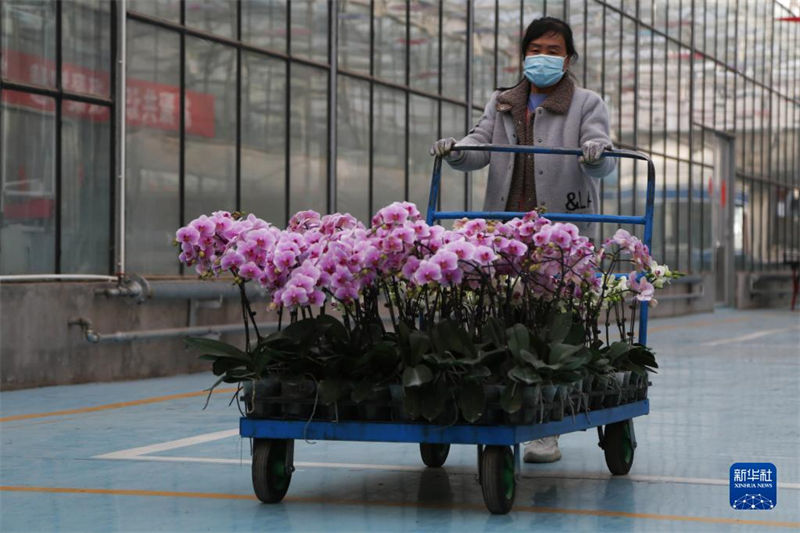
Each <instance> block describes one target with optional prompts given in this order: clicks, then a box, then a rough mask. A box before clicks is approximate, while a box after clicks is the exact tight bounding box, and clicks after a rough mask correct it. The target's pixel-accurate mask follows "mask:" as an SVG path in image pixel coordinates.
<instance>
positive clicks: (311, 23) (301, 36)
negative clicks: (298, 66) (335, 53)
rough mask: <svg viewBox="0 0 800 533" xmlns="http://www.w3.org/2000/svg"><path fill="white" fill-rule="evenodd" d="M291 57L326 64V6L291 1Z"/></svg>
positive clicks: (311, 1)
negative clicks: (294, 56)
mask: <svg viewBox="0 0 800 533" xmlns="http://www.w3.org/2000/svg"><path fill="white" fill-rule="evenodd" d="M290 6H291V10H292V44H291V46H292V50H291V52H292V55H296V56H300V57H305V58H308V59H313V60H315V61H320V62H322V63H327V62H328V5H327V2H320V1H319V0H292V2H291V4H290Z"/></svg>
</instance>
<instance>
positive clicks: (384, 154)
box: [372, 85, 407, 211]
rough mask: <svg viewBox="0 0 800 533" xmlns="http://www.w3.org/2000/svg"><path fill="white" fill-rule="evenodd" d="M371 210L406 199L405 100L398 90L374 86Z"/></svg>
mask: <svg viewBox="0 0 800 533" xmlns="http://www.w3.org/2000/svg"><path fill="white" fill-rule="evenodd" d="M373 98H374V104H373V109H374V113H375V114H374V116H373V120H374V122H373V131H374V133H373V135H374V139H373V142H374V149H373V169H372V207H373V211H377V210H378V209H380V208H381V207H383V206H385V205H387V204H390V203H392V202H396V201H398V200H403V199H405V162H406V157H407V156H406V153H405V132H406V123H405V121H406V119H405V114H406V99H405V95H404V94H403V93H402V92H401V91H398V90H395V89H388V88H385V87H381V86H379V85H375V87H374V96H373Z"/></svg>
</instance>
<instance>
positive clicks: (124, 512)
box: [0, 309, 800, 532]
mask: <svg viewBox="0 0 800 533" xmlns="http://www.w3.org/2000/svg"><path fill="white" fill-rule="evenodd" d="M649 343H650V344H651V345H652V346H653V347H654V348H655V349H656V351H657V357H658V361H659V364H660V366H661V372H660V373H659V374H658V375H656V376H654V377H653V379H652V381H653V383H654V386H653V387H652V388H651V389H650V401H651V414H650V415H648V416H646V417H641V418H637V419H636V436H637V440H638V442H639V447H638V448H637V450H636V457H635V461H634V465H633V468H632V470H631V473H630V475H629V476H627V477H617V478H613V479H612V478H611V476H610V475H609V474H608V470H607V469H606V466H605V462H604V460H603V454H602V451H601V450H600V449H599V448H598V447H597V444H596V437H597V434H596V432H595V431H593V430H592V431H587V432H582V433H573V434H567V435H564V436H562V438H561V441H560V443H561V449H562V452H563V459H562V460H561V461H560V462H558V463H554V464H549V465H524V467H523V473H522V478H521V480H520V482H519V485H518V493H517V500H516V504H515V507H514V510H513V511H512V512H511V513H510V514H509V515H506V516H492V515H490V514H489V513H488V512H487V511H486V510H485V508H484V505H483V500H482V497H481V491H480V487H479V486H478V484H477V482H476V475H475V474H476V468H475V448H474V446H454V447H453V449H452V450H451V453H450V457H449V458H448V461H447V464H446V465H445V467H444V468H442V469H425V468H424V467H422V466H421V461H420V459H419V453H418V448H417V446H416V445H408V444H382V443H334V442H315V443H305V442H298V443H297V445H296V450H295V461H296V466H297V470H296V472H295V474H294V476H293V478H292V483H291V487H290V489H289V494H288V495H287V498H286V500H284V502H283V503H282V504H279V505H264V504H261V503H259V502H258V501H257V500H256V499H255V498H254V496H253V492H252V485H251V479H250V464H249V454H250V446H249V442H248V441H246V440H242V439H240V438H239V437H238V436H237V431H236V429H237V422H238V417H239V413H238V410H237V409H236V407H235V406H229V405H228V400H229V395H228V394H217V395H214V397H213V399H212V401H211V404H210V405H209V407H208V408H207V409H206V410H203V409H202V407H203V403H204V397H203V396H202V395H201V394H192V393H199V392H200V391H201V390H202V389H203V388H205V387H207V386H209V385H210V384H211V383H212V376H211V374H210V373H209V374H200V375H188V376H179V377H174V378H164V379H151V380H143V381H135V382H124V383H111V384H107V383H104V384H90V385H76V386H65V387H51V388H43V389H34V390H25V391H14V392H4V393H0V485H2V490H0V531H3V532H11V531H26V532H28V531H76V532H78V531H79V532H89V531H148V532H149V531H256V530H262V531H322V530H325V531H367V530H369V531H373V530H377V531H501V530H502V531H508V530H511V531H513V530H535V531H666V530H669V531H753V530H780V529H786V528H789V529H795V530H798V529H800V409H798V408H800V313H794V314H792V313H790V312H788V311H783V310H756V311H733V310H729V309H718V310H717V311H716V312H715V313H713V314H711V313H709V314H701V315H691V316H683V317H676V318H669V319H657V320H652V321H651V323H650V339H649ZM110 404H116V405H110ZM92 408H96V409H94V410H91V409H92ZM54 412H61V413H55V414H54ZM38 415H47V416H38ZM747 461H753V462H772V463H774V464H775V465H776V466H777V468H778V479H779V483H780V485H779V489H778V505H777V507H776V508H775V509H773V510H770V511H735V510H733V509H731V508H730V506H729V503H728V473H729V468H730V466H731V464H732V463H734V462H747Z"/></svg>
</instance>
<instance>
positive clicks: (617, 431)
mask: <svg viewBox="0 0 800 533" xmlns="http://www.w3.org/2000/svg"><path fill="white" fill-rule="evenodd" d="M632 425H633V420H623V421H622V422H615V423H613V424H609V425H607V426H606V427H605V433H604V436H603V450H604V451H605V456H606V465H608V469H609V470H610V471H611V473H612V474H614V475H615V476H624V475H625V474H627V473H628V472H629V471H630V469H631V466H632V465H633V448H634V444H633V439H632V438H631V426H632Z"/></svg>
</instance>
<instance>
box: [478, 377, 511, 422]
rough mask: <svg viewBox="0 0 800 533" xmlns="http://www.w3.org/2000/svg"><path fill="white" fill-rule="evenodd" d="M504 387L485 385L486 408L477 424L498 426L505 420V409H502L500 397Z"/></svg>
mask: <svg viewBox="0 0 800 533" xmlns="http://www.w3.org/2000/svg"><path fill="white" fill-rule="evenodd" d="M502 393H503V385H484V386H483V395H484V397H485V398H486V407H485V408H484V410H483V414H482V415H481V417H480V418H479V419H478V421H477V422H476V424H485V425H497V424H502V423H503V421H504V420H505V417H504V416H503V415H504V412H503V409H502V408H501V407H500V395H501V394H502Z"/></svg>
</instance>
